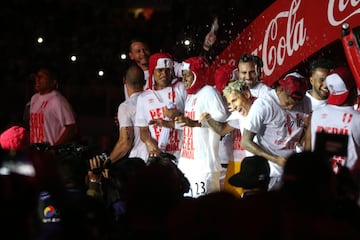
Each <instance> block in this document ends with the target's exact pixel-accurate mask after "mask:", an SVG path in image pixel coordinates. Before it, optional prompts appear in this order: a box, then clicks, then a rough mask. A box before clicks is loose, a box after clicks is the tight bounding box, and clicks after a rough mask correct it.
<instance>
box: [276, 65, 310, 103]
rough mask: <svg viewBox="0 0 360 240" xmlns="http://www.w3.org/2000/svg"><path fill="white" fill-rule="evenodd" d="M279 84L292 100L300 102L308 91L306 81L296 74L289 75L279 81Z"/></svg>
mask: <svg viewBox="0 0 360 240" xmlns="http://www.w3.org/2000/svg"><path fill="white" fill-rule="evenodd" d="M279 84H280V85H281V86H282V87H283V89H284V90H285V92H286V93H287V94H288V95H289V96H290V97H292V98H295V99H298V100H301V99H303V98H304V96H305V93H306V91H307V89H308V79H307V78H305V77H304V76H302V75H301V74H299V73H297V72H293V73H289V74H287V75H286V76H285V77H284V78H282V79H280V80H279Z"/></svg>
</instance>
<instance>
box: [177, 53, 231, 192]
mask: <svg viewBox="0 0 360 240" xmlns="http://www.w3.org/2000/svg"><path fill="white" fill-rule="evenodd" d="M182 69H183V71H182V74H183V81H184V85H185V89H186V91H187V94H188V96H187V98H186V104H185V110H184V115H182V116H177V117H175V121H176V123H177V124H180V125H182V126H183V142H182V147H181V153H180V159H179V163H178V167H179V169H180V170H181V171H182V172H183V173H184V174H185V177H186V178H187V179H188V180H189V182H190V185H191V190H190V191H189V193H187V194H186V195H187V196H191V197H199V196H201V195H206V194H208V193H211V192H217V191H220V174H221V170H222V169H221V161H220V158H219V143H220V135H219V134H217V133H215V132H214V131H212V130H211V129H210V128H208V127H207V126H206V125H203V124H202V123H200V122H199V121H198V120H199V118H200V115H201V114H202V113H203V112H208V113H209V114H211V116H212V118H214V119H215V120H217V121H222V122H223V121H225V120H226V118H227V117H228V111H227V107H226V105H225V104H224V101H223V98H222V96H221V95H220V93H219V92H218V91H217V90H216V89H215V88H214V87H212V86H209V85H206V82H207V78H208V77H209V76H208V72H209V67H208V63H207V61H206V59H204V58H203V57H192V58H188V59H186V60H185V61H183V68H182Z"/></svg>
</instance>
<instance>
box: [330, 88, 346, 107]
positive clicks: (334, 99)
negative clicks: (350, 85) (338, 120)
mask: <svg viewBox="0 0 360 240" xmlns="http://www.w3.org/2000/svg"><path fill="white" fill-rule="evenodd" d="M348 96H349V91H347V92H344V93H342V94H338V95H333V94H329V97H328V101H327V102H328V104H332V105H338V106H339V105H342V104H344V102H345V101H346V99H347V98H348Z"/></svg>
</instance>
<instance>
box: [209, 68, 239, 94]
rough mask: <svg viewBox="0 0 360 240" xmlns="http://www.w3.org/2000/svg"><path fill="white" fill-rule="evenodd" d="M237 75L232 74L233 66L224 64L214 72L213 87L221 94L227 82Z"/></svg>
mask: <svg viewBox="0 0 360 240" xmlns="http://www.w3.org/2000/svg"><path fill="white" fill-rule="evenodd" d="M236 78H237V76H234V67H233V66H231V65H229V64H225V65H222V66H220V67H219V68H217V69H216V70H215V72H214V81H215V87H216V89H217V90H218V91H219V92H220V94H223V90H224V88H225V87H226V85H228V83H229V82H231V81H233V80H235V79H236Z"/></svg>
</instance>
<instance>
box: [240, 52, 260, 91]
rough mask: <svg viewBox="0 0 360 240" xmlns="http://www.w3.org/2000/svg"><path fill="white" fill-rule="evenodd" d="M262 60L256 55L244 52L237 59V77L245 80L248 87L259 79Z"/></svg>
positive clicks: (253, 85) (252, 85)
mask: <svg viewBox="0 0 360 240" xmlns="http://www.w3.org/2000/svg"><path fill="white" fill-rule="evenodd" d="M262 66H263V62H262V60H261V58H259V57H258V56H256V55H251V54H248V53H246V54H244V55H242V56H241V57H240V59H239V61H238V75H239V79H240V80H243V81H245V82H246V84H247V85H248V86H249V88H250V89H251V88H253V87H255V86H256V85H257V84H258V83H259V82H260V79H261V68H262Z"/></svg>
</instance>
